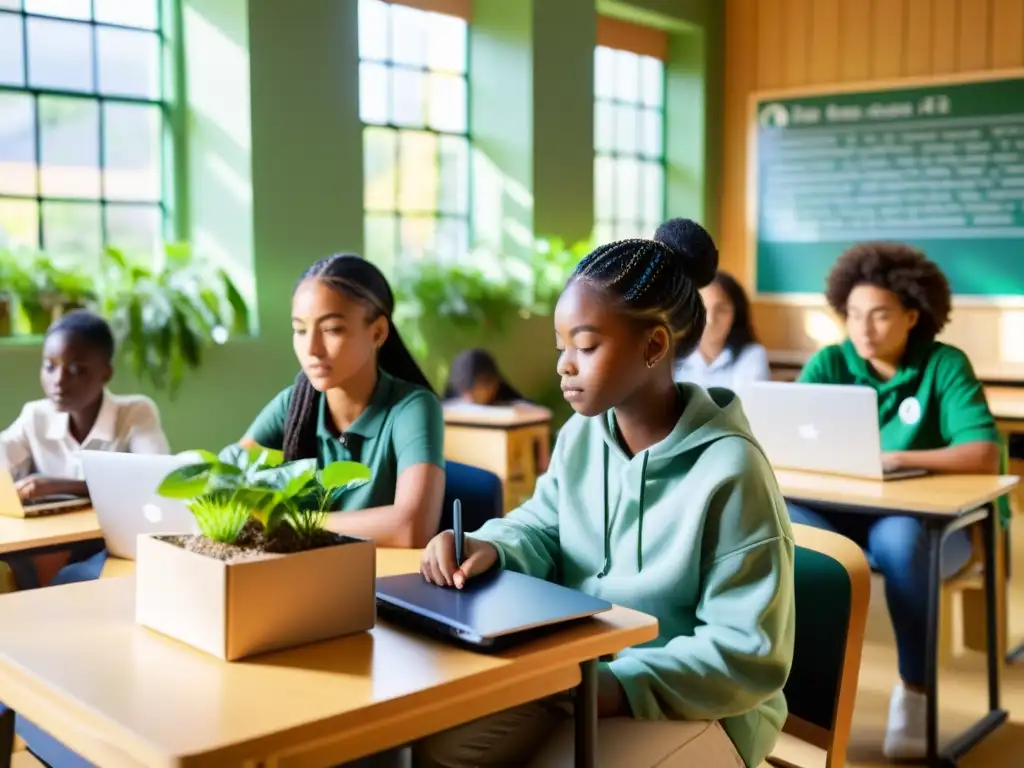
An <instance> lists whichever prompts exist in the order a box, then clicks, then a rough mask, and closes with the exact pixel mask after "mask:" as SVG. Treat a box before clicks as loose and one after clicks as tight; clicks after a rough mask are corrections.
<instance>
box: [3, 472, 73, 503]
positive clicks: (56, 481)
mask: <svg viewBox="0 0 1024 768" xmlns="http://www.w3.org/2000/svg"><path fill="white" fill-rule="evenodd" d="M66 487H67V482H66V481H65V480H63V479H61V478H59V477H47V476H46V475H29V476H28V477H23V478H22V479H21V480H19V481H18V482H16V483H15V484H14V489H15V490H16V491H17V492H18V498H20V499H21V500H22V501H32V500H33V499H41V498H43V497H44V496H56V495H57V494H60V493H66Z"/></svg>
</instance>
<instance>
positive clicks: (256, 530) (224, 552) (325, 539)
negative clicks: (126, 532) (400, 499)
mask: <svg viewBox="0 0 1024 768" xmlns="http://www.w3.org/2000/svg"><path fill="white" fill-rule="evenodd" d="M158 538H159V539H161V540H163V541H166V542H167V543H168V544H174V545H175V546H177V547H181V548H182V549H187V550H188V551H189V552H195V553H196V554H199V555H205V556H206V557H213V558H216V559H217V560H224V561H225V562H228V563H234V562H240V561H243V560H254V559H256V558H258V557H261V556H262V555H265V554H270V553H275V554H290V553H294V552H305V551H307V550H310V549H321V548H322V547H333V546H336V545H338V544H346V543H348V542H350V541H353V539H352V538H350V537H348V536H343V535H342V534H340V533H334V532H333V531H324V530H321V531H317V532H316V533H314V534H313V535H312V536H309V537H300V536H299V535H298V534H297V533H295V531H293V530H292V529H291V528H289V527H288V526H287V525H281V526H278V528H277V530H275V531H274V533H273V534H272V535H271V536H270V537H269V538H268V537H267V536H266V535H265V533H264V530H263V526H261V525H260V524H259V523H257V522H256V521H254V520H250V521H249V522H248V523H246V524H245V528H243V529H242V533H241V535H240V536H239V537H238V540H237V541H236V542H235V543H234V544H224V543H222V542H219V541H214V540H213V539H208V538H206V537H205V536H159V537H158Z"/></svg>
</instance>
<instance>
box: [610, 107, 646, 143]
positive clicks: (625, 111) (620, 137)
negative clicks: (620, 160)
mask: <svg viewBox="0 0 1024 768" xmlns="http://www.w3.org/2000/svg"><path fill="white" fill-rule="evenodd" d="M614 109H615V149H616V151H618V152H624V153H626V154H634V153H636V152H637V150H638V149H639V146H638V139H639V136H638V133H639V128H640V126H639V125H638V123H639V114H638V113H637V109H636V107H632V106H630V105H628V104H619V105H617V106H615V108H614Z"/></svg>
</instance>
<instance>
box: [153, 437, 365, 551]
mask: <svg viewBox="0 0 1024 768" xmlns="http://www.w3.org/2000/svg"><path fill="white" fill-rule="evenodd" d="M194 453H195V454H196V457H197V459H198V460H197V461H196V462H195V463H192V464H187V465H185V466H182V467H178V468H177V469H175V470H174V471H173V472H171V473H170V474H169V475H168V476H167V477H165V478H164V480H163V482H162V483H161V484H160V487H159V488H158V489H157V493H159V494H160V495H161V496H165V497H167V498H172V499H186V500H188V501H189V509H190V510H191V511H192V514H193V515H194V516H195V518H196V523H197V524H198V525H199V530H200V531H201V532H202V534H203V535H204V536H206V537H208V538H210V539H214V540H215V541H221V542H224V543H228V544H230V543H233V542H234V541H236V540H237V539H238V536H239V534H240V533H241V531H242V528H243V527H244V526H245V523H246V522H247V521H248V520H249V518H252V519H254V520H256V521H257V522H259V524H260V525H261V526H262V528H263V530H264V532H265V534H266V535H267V536H270V535H272V534H273V533H274V531H275V530H276V529H277V527H278V526H279V525H281V524H282V523H284V524H286V525H288V526H289V527H290V528H291V529H292V530H293V531H295V533H296V534H297V535H298V536H299V538H300V539H307V538H310V537H311V536H313V535H314V534H316V533H317V532H319V531H320V530H322V529H323V527H324V524H325V523H326V521H327V515H328V513H329V512H330V511H331V509H332V508H333V506H334V504H335V503H336V502H337V499H338V497H339V496H340V494H341V493H342V492H344V491H346V490H348V489H350V488H355V487H357V486H360V485H363V484H365V483H367V482H369V480H370V477H371V474H370V469H369V467H367V466H365V465H363V464H359V463H357V462H354V461H338V462H335V463H333V464H329V465H327V466H326V467H324V468H323V470H317V466H316V459H300V460H298V461H289V462H286V461H285V460H284V456H283V455H282V453H281V452H280V451H276V450H271V449H267V448H262V447H260V446H254V447H251V448H243V447H242V446H238V445H233V446H229V447H228V448H225V449H224V450H223V451H221V454H220V456H217V455H215V454H213V453H210V452H209V451H194ZM242 510H244V513H245V514H244V516H243V515H242Z"/></svg>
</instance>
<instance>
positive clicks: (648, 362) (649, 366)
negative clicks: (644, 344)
mask: <svg viewBox="0 0 1024 768" xmlns="http://www.w3.org/2000/svg"><path fill="white" fill-rule="evenodd" d="M646 362H647V367H648V368H653V367H654V364H655V363H657V362H658V361H657V360H647V361H646Z"/></svg>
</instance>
